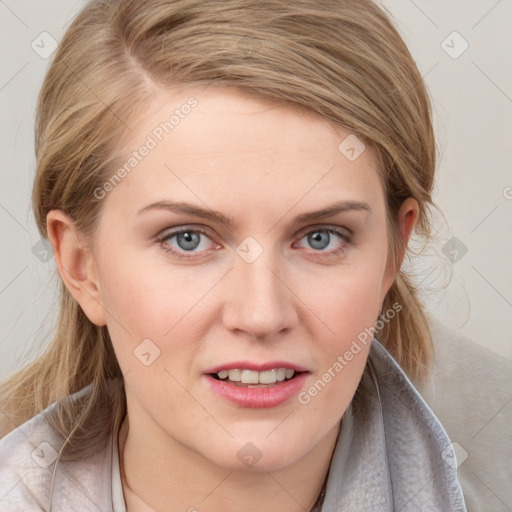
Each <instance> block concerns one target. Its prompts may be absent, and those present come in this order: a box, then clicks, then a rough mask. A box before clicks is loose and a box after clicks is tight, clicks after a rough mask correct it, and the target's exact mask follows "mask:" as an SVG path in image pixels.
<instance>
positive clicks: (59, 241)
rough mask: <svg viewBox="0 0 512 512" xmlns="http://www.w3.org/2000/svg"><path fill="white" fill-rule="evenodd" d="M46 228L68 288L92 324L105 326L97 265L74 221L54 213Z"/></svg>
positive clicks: (61, 274)
mask: <svg viewBox="0 0 512 512" xmlns="http://www.w3.org/2000/svg"><path fill="white" fill-rule="evenodd" d="M46 226H47V231H48V239H49V240H50V243H51V244H52V248H53V253H54V257H55V262H56V264H57V268H58V270H59V273H60V276H61V278H62V280H63V281H64V284H65V285H66V287H67V289H68V290H69V292H70V293H71V295H72V296H73V297H74V298H75V299H76V301H77V302H78V303H79V304H80V306H81V308H82V310H83V311H84V313H85V314H86V316H87V318H88V319H89V320H90V321H91V322H92V323H94V324H96V325H98V326H102V325H106V314H105V309H104V308H103V306H102V302H101V288H100V283H99V280H98V274H97V271H96V262H95V260H94V257H93V255H92V253H91V252H90V251H89V249H88V248H87V246H86V244H85V243H84V242H83V240H82V237H81V236H80V233H78V231H77V229H76V226H75V224H74V222H73V220H72V219H71V217H69V216H68V215H67V214H66V213H64V212H63V211H62V210H51V211H50V212H49V213H48V215H47V216H46Z"/></svg>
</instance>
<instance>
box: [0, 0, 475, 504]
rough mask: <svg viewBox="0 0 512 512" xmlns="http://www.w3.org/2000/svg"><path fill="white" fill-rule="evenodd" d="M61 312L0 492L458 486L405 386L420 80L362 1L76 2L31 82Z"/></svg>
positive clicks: (256, 500)
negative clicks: (36, 90)
mask: <svg viewBox="0 0 512 512" xmlns="http://www.w3.org/2000/svg"><path fill="white" fill-rule="evenodd" d="M36 153H37V161H38V171H37V176H36V181H35V185H34V193H33V203H34V211H35V215H36V219H37V222H38V226H39V229H40V230H41V233H42V234H43V236H46V237H48V239H49V240H50V242H51V244H52V247H53V250H54V255H55V260H56V263H57V267H58V270H59V275H60V278H61V282H62V287H61V292H62V298H61V305H60V317H59V322H58V325H57V329H56V333H55V337H54V339H53V341H52V343H51V345H50V346H49V348H48V350H47V351H46V352H45V354H43V355H42V356H41V357H40V358H39V359H37V360H36V361H35V362H33V363H32V364H31V365H29V366H27V367H26V368H25V369H24V370H22V371H21V372H20V373H18V374H16V375H14V376H13V377H11V379H10V380H8V381H7V382H6V383H4V385H3V387H2V392H1V396H2V398H1V404H0V409H1V410H2V411H3V412H4V420H5V421H4V423H5V425H4V427H3V434H5V437H3V439H2V440H1V441H0V453H1V460H2V466H1V469H0V482H1V483H0V497H2V499H1V501H0V503H1V504H2V510H3V509H5V510H24V511H27V510H52V511H57V510H59V511H60V510H66V511H67V510H108V511H111V510H114V511H124V510H126V511H128V512H133V511H142V510H157V511H161V510H162V511H168V510H171V511H186V510H188V511H199V512H205V511H212V512H213V511H221V510H222V511H230V510H233V511H234V510H247V511H261V510H279V511H290V512H291V511H304V510H307V511H310V510H314V511H319V510H323V511H337V510H350V511H363V510H364V511H369V510H372V511H373V510H375V511H384V510H404V511H405V510H443V511H445V510H454V511H460V510H465V506H464V500H463V497H462V493H461V490H460V486H459V484H458V481H457V475H456V469H455V466H454V464H453V457H454V454H453V451H452V448H451V446H450V441H449V439H448V437H447V435H446V433H445V432H444V430H443V428H442V426H441V425H440V423H439V422H438V420H437V419H436V418H435V416H434V415H433V414H432V412H431V411H430V410H429V409H428V407H427V406H426V404H425V403H424V402H423V400H422V399H421V398H420V396H419V395H418V393H417V392H416V391H415V389H414V387H413V385H412V384H411V381H410V380H409V379H408V377H406V374H408V375H409V377H411V378H412V379H414V380H418V381H420V380H421V379H422V377H424V376H425V375H426V374H427V372H428V369H429V366H430V362H431V358H432V350H431V337H430V331H429V327H428V323H427V321H426V317H425V314H424V311H423V309H422V306H421V303H420V302H419V301H418V299H417V297H416V294H415V289H414V286H413V285H412V284H411V283H410V281H409V280H408V279H407V276H406V275H405V273H404V272H403V271H401V270H400V267H401V264H402V262H403V260H404V258H405V254H406V251H407V243H408V240H409V237H410V236H411V233H412V232H413V230H415V231H416V232H417V234H418V235H420V236H424V237H426V238H428V236H429V217H428V212H429V206H430V205H431V204H432V199H431V191H432V187H433V180H434V173H435V141H434V136H433V131H432V125H431V112H430V103H429V100H428V95H427V93H426V91H425V87H424V84H423V81H422V78H421V75H420V74H419V72H418V70H417V68H416V66H415V64H414V61H413V59H412V58H411V56H410V54H409V52H408V50H407V49H406V47H405V45H404V43H403V41H402V40H401V39H400V37H399V35H398V34H397V31H396V30H395V29H394V28H393V26H392V24H391V22H390V21H389V19H388V17H387V16H386V14H385V13H384V12H383V11H382V10H381V9H380V8H379V7H377V6H376V5H375V4H373V3H371V2H370V1H365V2H361V1H357V2H356V1H340V0H336V1H334V0H323V1H320V2H318V1H311V0H310V1H306V0H304V1H297V2H291V3H289V4H283V3H282V2H280V1H272V0H264V1H259V2H246V1H244V2H240V1H235V0H227V1H223V2H218V1H207V2H204V1H202V2H198V1H197V0H194V1H191V0H183V1H174V2H169V1H166V2H164V1H161V0H148V1H141V2H130V1H127V0H113V1H109V2H103V1H92V2H90V3H89V4H88V5H87V6H86V7H85V8H84V9H83V10H82V12H81V13H80V14H79V15H78V17H77V18H76V20H75V21H74V22H73V23H72V25H71V26H70V28H69V29H68V31H67V33H66V35H65V36H64V38H63V40H62V41H61V43H60V47H59V49H58V51H57V53H56V55H55V58H54V61H53V63H52V65H51V67H50V69H49V71H48V73H47V76H46V79H45V82H44V84H43V88H42V91H41V95H40V100H39V105H38V117H37V130H36Z"/></svg>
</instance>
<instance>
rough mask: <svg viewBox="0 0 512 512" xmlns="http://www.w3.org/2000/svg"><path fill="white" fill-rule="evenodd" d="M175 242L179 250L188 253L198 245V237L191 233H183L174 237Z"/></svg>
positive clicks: (196, 234) (197, 234)
mask: <svg viewBox="0 0 512 512" xmlns="http://www.w3.org/2000/svg"><path fill="white" fill-rule="evenodd" d="M176 241H177V242H178V245H179V246H180V248H181V249H183V250H185V251H190V250H192V249H195V248H196V247H197V246H198V245H199V242H200V235H199V233H194V232H193V231H184V232H183V233H179V234H177V235H176Z"/></svg>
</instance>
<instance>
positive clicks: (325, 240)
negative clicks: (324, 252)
mask: <svg viewBox="0 0 512 512" xmlns="http://www.w3.org/2000/svg"><path fill="white" fill-rule="evenodd" d="M330 239H331V238H330V236H329V233H327V232H326V231H315V232H313V233H311V234H310V235H308V242H309V243H310V244H311V247H313V248H314V249H325V248H326V247H327V246H328V245H329V242H330Z"/></svg>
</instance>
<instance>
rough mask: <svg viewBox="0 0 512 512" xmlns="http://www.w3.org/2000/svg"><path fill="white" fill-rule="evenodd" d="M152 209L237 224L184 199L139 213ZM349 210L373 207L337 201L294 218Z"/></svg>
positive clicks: (310, 218) (150, 207)
mask: <svg viewBox="0 0 512 512" xmlns="http://www.w3.org/2000/svg"><path fill="white" fill-rule="evenodd" d="M151 210H170V211H172V212H177V213H184V214H188V215H192V216H194V217H198V218H202V219H207V220H210V221H212V222H216V223H219V224H222V225H224V226H227V227H228V228H232V227H233V226H234V225H235V222H233V221H232V220H231V219H230V218H229V217H227V216H226V215H224V214H223V213H221V212H219V211H217V210H212V209H211V208H203V207H200V206H196V205H194V204H192V203H187V202H184V201H157V202H155V203H151V204H149V205H147V206H144V207H143V208H141V209H140V210H138V212H137V213H138V214H141V213H145V212H148V211H151ZM348 211H366V212H368V213H369V214H371V213H372V208H371V206H370V205H369V204H368V203H365V202H362V201H354V200H345V201H337V202H336V203H333V204H331V205H329V206H327V207H325V208H322V209H321V210H315V211H311V212H305V213H301V214H300V215H297V217H296V218H295V219H294V220H293V224H302V223H305V222H310V221H313V220H319V219H324V218H327V217H333V216H334V215H337V214H338V213H343V212H348Z"/></svg>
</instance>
